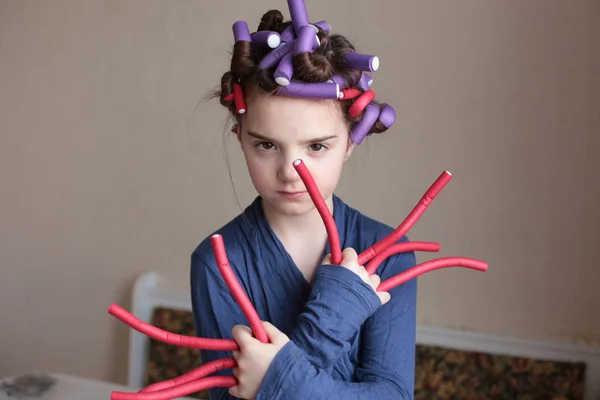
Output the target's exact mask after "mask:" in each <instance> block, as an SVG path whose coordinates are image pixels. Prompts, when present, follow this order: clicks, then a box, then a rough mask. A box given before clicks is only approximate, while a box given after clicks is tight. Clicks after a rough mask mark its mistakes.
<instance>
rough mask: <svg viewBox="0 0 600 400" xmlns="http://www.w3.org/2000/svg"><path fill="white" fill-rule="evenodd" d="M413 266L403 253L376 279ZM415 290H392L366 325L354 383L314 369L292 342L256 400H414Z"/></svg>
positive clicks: (410, 287) (413, 285)
mask: <svg viewBox="0 0 600 400" xmlns="http://www.w3.org/2000/svg"><path fill="white" fill-rule="evenodd" d="M414 265H415V256H414V253H412V252H408V253H403V254H400V255H397V256H394V257H392V258H390V259H389V260H388V262H387V263H386V264H385V266H381V267H380V269H379V270H378V274H379V275H380V276H381V280H382V281H383V280H385V279H387V278H390V277H391V276H394V275H396V274H398V273H400V272H402V271H403V270H405V269H407V268H410V267H412V266H414ZM416 285H417V284H416V279H413V280H411V281H408V282H406V283H405V284H403V285H400V286H397V287H395V288H393V289H391V290H390V294H391V299H390V301H389V302H388V303H386V304H385V305H383V306H382V307H380V308H379V309H378V310H377V311H376V312H375V313H374V314H373V315H372V316H370V317H369V318H368V319H367V320H366V321H365V324H364V326H363V328H362V331H361V349H360V353H361V359H360V363H359V365H358V366H357V368H356V370H355V376H354V380H353V381H352V382H346V381H340V380H335V379H333V378H332V377H331V375H329V374H328V373H327V371H326V370H325V369H323V368H319V367H318V366H316V365H314V364H312V363H311V362H310V361H309V359H308V357H307V354H306V352H305V351H304V350H303V349H302V348H300V347H299V346H298V345H297V344H296V343H294V342H293V341H291V342H290V343H288V344H287V345H286V347H284V348H283V349H282V350H281V351H280V352H279V353H278V354H277V356H276V357H275V359H274V360H273V362H272V363H271V365H270V367H269V370H268V371H267V374H266V376H265V378H264V380H263V384H262V385H261V388H260V391H259V395H258V396H257V398H256V400H263V399H290V400H294V399H298V400H303V399H314V400H319V399H323V400H325V399H326V400H336V399H340V400H342V399H343V400H358V399H382V400H385V399H390V400H391V399H394V400H399V399H411V400H412V399H413V398H414V379H415V377H414V369H415V345H416V344H415V336H416V294H417V286H416ZM333 306H335V304H334V305H333Z"/></svg>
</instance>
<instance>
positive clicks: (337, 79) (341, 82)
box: [328, 75, 348, 90]
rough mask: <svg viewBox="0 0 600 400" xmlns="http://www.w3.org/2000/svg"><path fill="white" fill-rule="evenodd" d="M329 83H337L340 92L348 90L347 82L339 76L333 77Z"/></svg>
mask: <svg viewBox="0 0 600 400" xmlns="http://www.w3.org/2000/svg"><path fill="white" fill-rule="evenodd" d="M328 82H334V83H337V84H338V86H339V87H340V90H343V89H346V88H348V83H347V82H346V80H345V79H344V78H342V77H341V76H339V75H334V76H332V77H331V78H330V79H329V81H328Z"/></svg>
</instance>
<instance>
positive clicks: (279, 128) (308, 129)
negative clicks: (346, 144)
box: [243, 94, 346, 139]
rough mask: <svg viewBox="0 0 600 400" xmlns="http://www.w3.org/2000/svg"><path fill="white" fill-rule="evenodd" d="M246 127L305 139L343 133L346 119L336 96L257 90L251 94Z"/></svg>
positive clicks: (285, 136) (270, 135)
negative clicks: (323, 97)
mask: <svg viewBox="0 0 600 400" xmlns="http://www.w3.org/2000/svg"><path fill="white" fill-rule="evenodd" d="M247 104H248V111H247V112H246V114H245V115H244V117H243V118H244V122H245V124H246V129H247V130H249V131H252V132H257V133H261V134H263V135H267V136H269V137H272V138H274V139H280V138H281V139H286V138H287V139H306V138H310V137H318V136H323V135H324V134H341V133H343V132H344V130H345V128H346V121H345V119H344V115H343V113H342V110H341V107H340V104H338V103H337V102H336V101H335V100H315V99H303V98H293V97H285V96H275V95H267V94H254V95H251V96H248V99H247Z"/></svg>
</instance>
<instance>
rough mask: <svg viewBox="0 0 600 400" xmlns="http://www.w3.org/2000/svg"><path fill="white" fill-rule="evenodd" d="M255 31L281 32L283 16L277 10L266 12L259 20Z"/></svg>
mask: <svg viewBox="0 0 600 400" xmlns="http://www.w3.org/2000/svg"><path fill="white" fill-rule="evenodd" d="M257 31H274V32H278V33H281V32H283V14H282V13H281V11H279V10H270V11H267V12H266V13H265V14H264V15H263V16H262V18H261V20H260V24H259V25H258V29H257Z"/></svg>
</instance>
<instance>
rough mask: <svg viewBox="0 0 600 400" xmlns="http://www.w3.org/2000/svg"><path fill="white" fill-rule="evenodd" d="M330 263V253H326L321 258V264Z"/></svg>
mask: <svg viewBox="0 0 600 400" xmlns="http://www.w3.org/2000/svg"><path fill="white" fill-rule="evenodd" d="M328 264H331V254H327V255H326V256H325V258H324V259H323V262H322V263H321V265H328Z"/></svg>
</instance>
